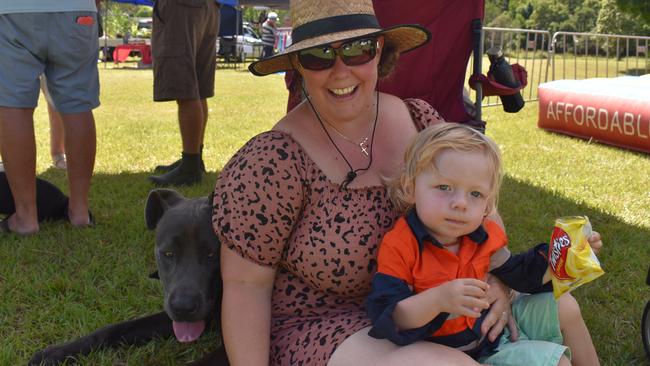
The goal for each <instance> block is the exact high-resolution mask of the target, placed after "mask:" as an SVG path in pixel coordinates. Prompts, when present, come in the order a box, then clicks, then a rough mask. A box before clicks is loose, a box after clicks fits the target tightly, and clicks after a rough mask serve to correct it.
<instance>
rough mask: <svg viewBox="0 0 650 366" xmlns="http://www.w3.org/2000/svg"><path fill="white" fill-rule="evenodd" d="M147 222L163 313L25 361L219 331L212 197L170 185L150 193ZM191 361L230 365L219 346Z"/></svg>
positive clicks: (36, 362) (33, 362)
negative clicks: (188, 193) (187, 194)
mask: <svg viewBox="0 0 650 366" xmlns="http://www.w3.org/2000/svg"><path fill="white" fill-rule="evenodd" d="M145 221H146V224H147V227H148V228H149V229H152V230H153V229H155V230H156V248H155V251H156V263H157V265H158V277H159V278H160V281H161V282H162V285H163V289H164V299H165V301H164V306H165V311H162V312H160V313H157V314H153V315H149V316H145V317H142V318H138V319H135V320H129V321H125V322H122V323H117V324H112V325H109V326H106V327H104V328H100V329H98V330H96V331H95V332H93V333H91V334H89V335H87V336H85V337H81V338H79V339H77V340H74V341H72V342H68V343H65V344H60V345H54V346H50V347H48V348H46V349H44V350H42V351H38V352H37V353H36V354H35V355H34V356H33V357H32V359H31V360H30V361H29V365H40V364H45V365H56V364H59V363H61V362H64V361H68V362H70V361H74V360H75V357H76V356H78V355H87V354H88V353H90V352H91V351H92V350H95V349H98V348H103V347H116V346H119V345H130V344H141V343H145V342H148V341H150V340H151V339H153V338H154V337H171V336H172V335H175V336H176V338H177V339H178V340H179V341H180V342H191V341H194V340H196V339H197V338H198V337H199V336H200V335H201V333H202V332H203V330H204V329H205V328H206V325H209V324H210V323H211V322H215V323H217V324H216V328H217V329H220V326H219V324H218V323H219V316H218V314H220V313H221V310H220V309H221V290H222V284H221V276H220V272H219V249H220V246H221V245H220V243H219V241H218V239H217V237H216V236H215V235H214V232H213V230H212V199H211V197H207V198H206V197H203V198H196V199H187V198H185V197H183V196H182V195H180V194H179V193H177V192H176V191H173V190H169V189H157V190H154V191H152V192H151V193H150V194H149V197H148V198H147V204H146V208H145ZM191 365H193V366H198V365H228V359H227V357H226V352H225V348H224V347H223V345H222V346H220V347H219V348H218V349H217V350H216V351H214V352H212V353H210V354H208V355H207V356H205V357H204V358H202V359H201V360H199V361H196V362H193V363H192V364H191Z"/></svg>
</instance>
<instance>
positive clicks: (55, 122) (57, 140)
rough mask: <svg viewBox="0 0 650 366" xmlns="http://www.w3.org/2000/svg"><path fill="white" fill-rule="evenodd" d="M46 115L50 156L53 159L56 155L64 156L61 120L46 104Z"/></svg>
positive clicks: (58, 114)
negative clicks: (48, 126)
mask: <svg viewBox="0 0 650 366" xmlns="http://www.w3.org/2000/svg"><path fill="white" fill-rule="evenodd" d="M47 114H48V116H49V119H50V155H52V157H55V156H56V155H61V154H65V145H64V141H63V118H62V117H61V114H60V113H59V112H58V111H57V110H56V109H55V108H54V107H53V106H52V105H50V104H49V103H48V104H47Z"/></svg>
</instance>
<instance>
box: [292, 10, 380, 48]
mask: <svg viewBox="0 0 650 366" xmlns="http://www.w3.org/2000/svg"><path fill="white" fill-rule="evenodd" d="M367 28H377V30H378V31H379V30H381V27H380V26H379V21H377V17H375V16H374V15H371V14H348V15H337V16H333V17H328V18H323V19H318V20H314V21H312V22H309V23H305V24H303V25H300V26H298V27H296V28H295V29H294V30H293V31H291V42H292V43H294V44H295V43H298V42H301V41H304V40H306V39H310V38H315V37H318V36H322V35H325V34H331V33H336V32H343V31H349V30H355V29H367Z"/></svg>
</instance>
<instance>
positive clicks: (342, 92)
mask: <svg viewBox="0 0 650 366" xmlns="http://www.w3.org/2000/svg"><path fill="white" fill-rule="evenodd" d="M357 86H358V85H353V86H349V87H347V88H336V89H328V90H329V92H330V93H331V94H334V96H335V97H337V98H340V97H346V96H349V95H352V94H353V93H354V92H355V91H356V89H357Z"/></svg>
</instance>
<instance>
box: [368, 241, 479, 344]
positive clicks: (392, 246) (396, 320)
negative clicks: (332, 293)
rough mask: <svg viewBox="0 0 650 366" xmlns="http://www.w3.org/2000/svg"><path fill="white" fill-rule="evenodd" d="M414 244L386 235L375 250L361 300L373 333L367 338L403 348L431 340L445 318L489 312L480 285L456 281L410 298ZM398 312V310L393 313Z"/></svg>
mask: <svg viewBox="0 0 650 366" xmlns="http://www.w3.org/2000/svg"><path fill="white" fill-rule="evenodd" d="M418 253H419V249H418V246H417V244H413V243H409V242H408V241H404V240H401V237H400V236H399V235H395V234H394V233H393V232H389V233H387V234H386V236H384V240H383V241H382V244H381V246H380V249H379V255H378V259H377V261H378V272H377V273H376V274H375V276H374V277H373V279H372V290H371V293H370V295H369V296H368V299H367V307H366V308H367V311H368V316H369V317H370V319H371V320H372V324H373V327H372V329H371V330H370V332H369V335H370V336H372V337H375V338H386V339H389V340H390V341H392V342H393V343H395V344H398V345H407V344H411V343H413V342H415V341H418V340H421V339H425V338H427V337H429V336H431V334H432V333H434V332H435V331H436V330H437V329H439V328H440V327H441V326H442V324H443V323H444V322H445V321H446V320H447V317H448V316H449V313H448V312H452V313H454V314H459V315H467V316H479V315H480V311H481V310H482V309H484V308H488V307H489V302H488V301H487V298H486V295H485V290H486V289H487V287H488V285H487V284H486V283H484V282H482V281H479V280H474V279H468V280H456V281H452V282H449V283H445V284H443V285H441V286H437V287H435V288H432V289H429V290H427V291H423V292H421V293H419V294H416V293H415V292H414V290H413V285H414V278H413V273H412V270H413V268H414V266H415V262H416V258H417V257H418ZM398 308H399V309H398Z"/></svg>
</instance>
